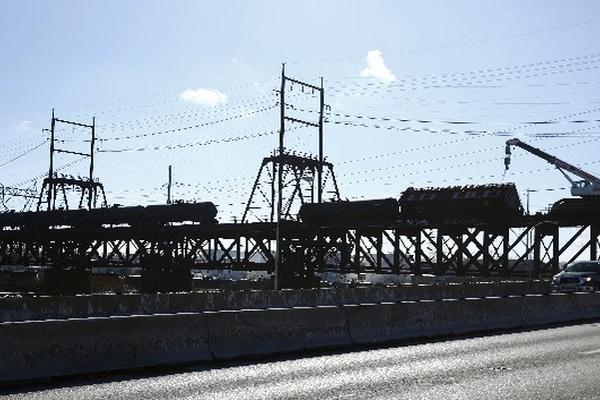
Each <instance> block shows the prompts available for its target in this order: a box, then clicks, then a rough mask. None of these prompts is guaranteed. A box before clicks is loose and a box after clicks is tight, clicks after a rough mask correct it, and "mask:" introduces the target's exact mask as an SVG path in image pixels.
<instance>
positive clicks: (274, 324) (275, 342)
mask: <svg viewBox="0 0 600 400" xmlns="http://www.w3.org/2000/svg"><path fill="white" fill-rule="evenodd" d="M342 311H343V310H342V308H340V307H334V306H331V307H329V306H328V307H315V308H294V309H268V310H247V311H241V312H240V311H217V312H207V313H206V315H207V316H208V321H209V341H210V347H211V350H212V353H213V355H214V357H215V358H217V359H231V358H236V357H241V356H250V355H261V354H274V353H283V352H295V351H301V350H304V349H316V348H327V347H339V346H344V345H349V344H350V339H349V334H348V330H347V327H346V319H345V316H344V314H343V312H342Z"/></svg>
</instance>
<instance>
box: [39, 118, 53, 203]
mask: <svg viewBox="0 0 600 400" xmlns="http://www.w3.org/2000/svg"><path fill="white" fill-rule="evenodd" d="M55 125H56V118H55V117H54V108H53V109H52V122H51V123H50V168H49V169H48V179H49V180H52V176H53V175H54V129H55ZM52 188H53V185H48V211H50V210H51V209H52V204H51V203H52V200H53V199H54V196H53V194H52ZM41 198H42V196H41V195H40V200H41Z"/></svg>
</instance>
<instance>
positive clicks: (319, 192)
mask: <svg viewBox="0 0 600 400" xmlns="http://www.w3.org/2000/svg"><path fill="white" fill-rule="evenodd" d="M288 85H289V86H288ZM291 85H296V86H297V87H298V88H299V90H300V91H301V92H304V93H306V94H307V95H311V96H312V94H314V93H317V94H318V97H319V105H318V107H319V108H318V115H319V118H318V121H316V122H314V121H307V120H304V119H299V118H295V117H291V116H288V115H286V110H287V109H293V108H294V106H293V105H292V104H288V103H286V91H287V90H288V87H289V89H291ZM279 106H280V128H279V147H278V149H277V150H276V151H275V152H274V153H273V154H272V155H271V156H269V157H265V158H264V159H263V161H262V164H261V166H260V168H259V171H258V175H257V177H256V180H255V181H254V185H253V187H252V190H251V192H250V196H249V199H248V202H247V204H246V208H245V210H244V214H243V216H242V223H244V222H249V221H250V219H253V220H258V221H263V222H275V221H279V220H280V219H284V220H294V219H296V218H297V217H296V215H297V211H298V209H299V207H300V206H301V205H302V204H304V203H315V202H316V203H321V202H323V200H324V199H323V194H324V193H329V194H330V195H331V200H334V201H337V200H339V197H340V194H339V189H338V185H337V181H336V178H335V174H334V172H333V164H331V163H329V162H327V161H325V157H324V153H323V124H324V111H325V107H326V106H325V89H324V88H323V79H322V78H321V82H320V85H319V86H316V85H312V84H309V83H306V82H302V81H299V80H297V79H293V78H290V77H288V76H286V75H285V64H284V65H283V67H282V71H281V88H280V90H279ZM286 122H292V123H295V124H301V125H305V126H309V127H313V128H316V129H317V131H318V138H319V145H318V147H319V149H318V155H317V156H312V155H310V154H304V153H299V152H296V151H293V150H287V149H286V147H285V130H286ZM258 210H263V212H262V213H261V212H260V211H258ZM264 211H266V213H264Z"/></svg>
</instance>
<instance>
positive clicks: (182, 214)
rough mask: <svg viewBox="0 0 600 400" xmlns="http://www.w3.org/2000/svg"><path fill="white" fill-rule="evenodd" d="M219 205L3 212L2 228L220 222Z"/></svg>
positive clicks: (193, 204) (166, 205)
mask: <svg viewBox="0 0 600 400" xmlns="http://www.w3.org/2000/svg"><path fill="white" fill-rule="evenodd" d="M216 216H217V208H216V207H215V205H214V204H213V203H211V202H202V203H174V204H161V205H149V206H133V207H119V206H113V207H107V208H95V209H91V210H86V209H76V210H51V211H29V212H5V213H0V229H1V228H41V229H43V228H48V227H51V226H70V227H84V226H85V227H93V226H103V225H125V224H126V225H129V226H157V225H165V224H167V223H180V222H193V223H202V224H214V223H216V222H217V221H216V219H215V218H216Z"/></svg>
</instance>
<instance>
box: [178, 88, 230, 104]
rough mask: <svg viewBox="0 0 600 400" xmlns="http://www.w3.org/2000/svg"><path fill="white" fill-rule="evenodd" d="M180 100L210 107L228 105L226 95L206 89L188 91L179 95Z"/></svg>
mask: <svg viewBox="0 0 600 400" xmlns="http://www.w3.org/2000/svg"><path fill="white" fill-rule="evenodd" d="M179 98H180V99H181V100H183V101H187V102H190V103H196V104H202V105H204V106H209V107H214V106H216V105H219V104H225V103H227V95H226V94H225V93H223V92H220V91H218V90H211V89H204V88H198V89H187V90H185V91H183V93H181V94H180V95H179Z"/></svg>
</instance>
